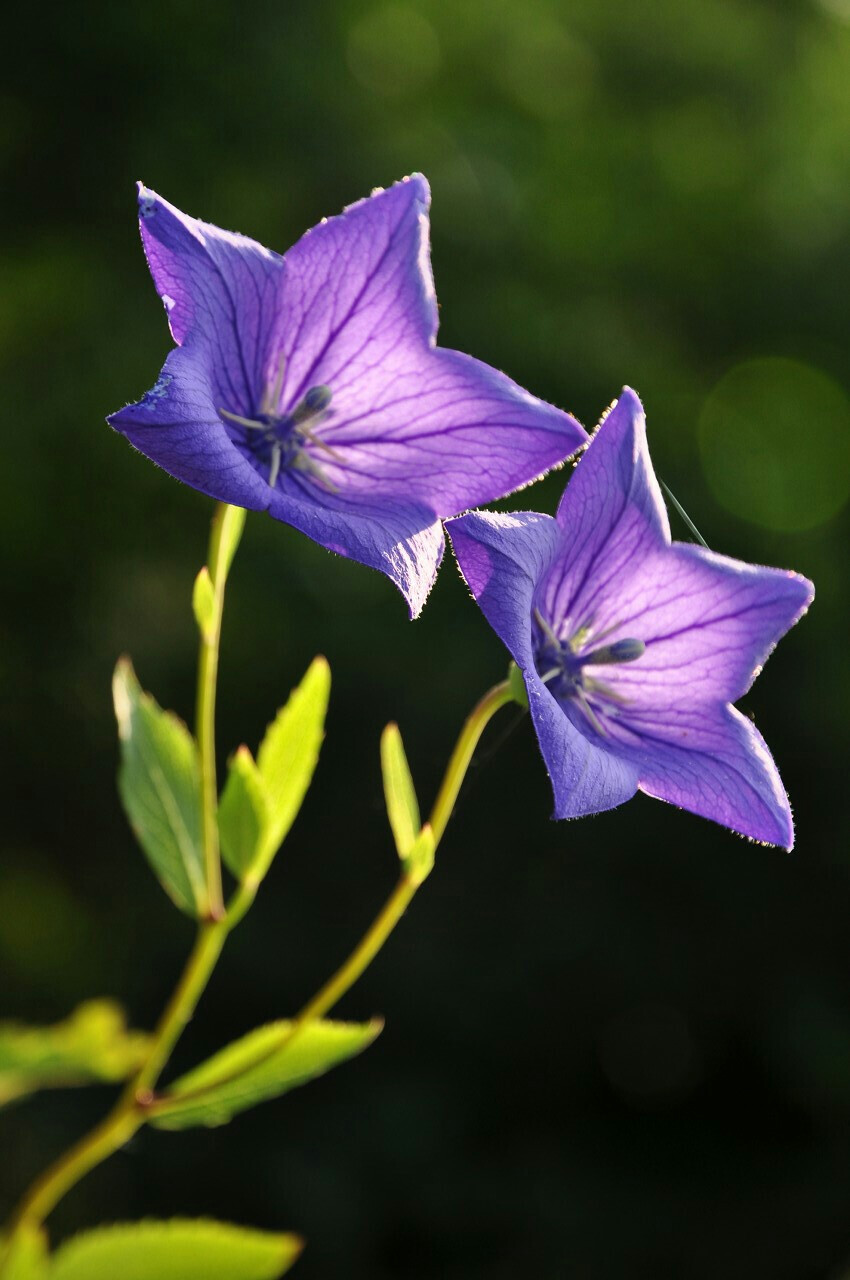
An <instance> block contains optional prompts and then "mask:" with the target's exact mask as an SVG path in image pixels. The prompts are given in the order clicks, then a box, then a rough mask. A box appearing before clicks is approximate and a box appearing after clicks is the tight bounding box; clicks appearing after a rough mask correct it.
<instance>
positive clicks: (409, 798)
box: [381, 724, 422, 859]
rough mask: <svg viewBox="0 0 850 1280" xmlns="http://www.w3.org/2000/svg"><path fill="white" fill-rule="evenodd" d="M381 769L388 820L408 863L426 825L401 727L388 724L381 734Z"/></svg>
mask: <svg viewBox="0 0 850 1280" xmlns="http://www.w3.org/2000/svg"><path fill="white" fill-rule="evenodd" d="M381 769H382V771H383V775H384V798H385V799H386V802H387V816H388V817H389V820H390V826H391V827H392V832H393V838H394V839H395V847H396V849H397V850H398V856H399V857H400V858H401V859H404V858H406V857H407V855H408V853H409V852H410V850H411V849H412V848H413V845H414V843H415V841H416V837H417V836H418V835H419V828H420V826H421V825H422V822H421V819H420V817H419V804H418V802H417V799H416V790H415V788H414V786H413V779H412V778H411V776H410V769H409V767H408V764H407V756H406V755H405V754H404V745H403V743H402V740H401V734H400V733H399V729H398V725H397V724H388V725H387V727H386V729H385V730H384V732H383V733H382V734H381Z"/></svg>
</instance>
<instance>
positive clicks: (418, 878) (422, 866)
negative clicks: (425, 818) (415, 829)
mask: <svg viewBox="0 0 850 1280" xmlns="http://www.w3.org/2000/svg"><path fill="white" fill-rule="evenodd" d="M435 848H436V846H435V843H434V832H433V831H432V830H431V827H430V826H429V824H428V823H427V822H426V823H425V826H424V827H423V828H422V830H421V831H420V832H419V834H418V836H417V837H416V839H415V840H414V842H413V844H412V845H411V847H410V849H409V850H408V852H407V854H406V855H405V856H404V857H403V858H402V860H401V863H402V866H403V867H404V871H405V875H406V876H407V877H408V879H409V880H410V881H411V882H412V883H413V884H414V885H415V886H416V888H417V889H418V888H419V886H420V884H422V881H423V880H427V879H428V876H429V875H430V874H431V872H432V871H433V869H434V851H435Z"/></svg>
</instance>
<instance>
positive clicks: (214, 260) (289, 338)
mask: <svg viewBox="0 0 850 1280" xmlns="http://www.w3.org/2000/svg"><path fill="white" fill-rule="evenodd" d="M429 200H430V196H429V191H428V184H427V183H426V181H425V179H424V178H423V177H421V176H419V175H414V176H413V177H412V178H408V179H405V180H404V181H403V182H399V183H397V184H396V185H395V186H393V187H390V188H389V189H388V190H386V191H378V192H376V193H375V194H373V195H372V196H371V197H369V198H367V199H365V200H361V201H360V202H359V203H358V204H354V205H351V206H350V208H348V209H346V211H345V212H344V213H342V214H341V215H339V216H338V217H335V218H330V219H327V220H325V221H323V222H321V223H320V224H319V225H318V226H316V227H314V228H313V229H312V230H311V231H308V232H307V233H306V235H304V236H302V238H301V239H300V240H299V241H298V243H297V244H296V245H294V246H293V248H291V249H290V250H289V251H288V252H287V253H286V254H284V256H283V257H280V256H279V255H278V254H276V253H272V252H271V251H270V250H268V249H264V248H263V247H262V246H261V245H259V244H256V243H255V242H254V241H253V240H249V239H247V238H246V237H244V236H240V235H234V234H231V233H230V232H227V231H221V230H219V229H218V228H217V227H213V226H210V225H208V224H206V223H203V222H198V221H196V220H195V219H194V218H189V217H187V216H186V215H185V214H183V213H181V212H180V211H179V210H178V209H175V208H174V207H173V205H170V204H168V203H167V202H166V201H165V200H162V199H161V198H160V197H159V196H158V195H156V194H155V193H154V192H152V191H148V190H146V189H145V188H144V187H140V191H139V208H140V225H141V232H142V240H143V243H144V248H145V252H146V254H147V258H148V263H149V265H150V269H151V274H152V275H153V279H154V283H155V285H156V288H157V290H158V292H159V294H160V296H161V298H162V300H163V302H164V303H165V307H166V310H167V312H168V318H169V323H170V326H171V332H172V335H173V337H174V340H175V342H176V343H177V347H176V349H175V350H173V351H172V352H171V353H170V355H169V356H168V359H167V360H166V362H165V365H164V367H163V369H162V373H161V374H160V377H159V379H158V381H157V383H156V385H155V386H154V387H153V389H152V390H151V391H149V392H148V393H147V395H145V396H144V397H143V398H142V399H141V400H140V401H139V402H138V404H133V405H129V406H127V408H125V409H121V410H120V411H119V412H118V413H115V414H113V415H112V417H111V418H110V419H109V421H110V423H111V424H112V426H114V427H116V428H117V429H118V430H119V431H121V432H123V433H124V435H126V436H127V437H128V439H129V440H130V441H131V442H132V443H133V444H134V445H135V446H136V448H137V449H139V450H140V451H141V452H142V453H144V454H146V455H147V457H149V458H151V459H152V460H153V461H154V462H156V463H158V464H159V465H160V466H161V467H163V468H164V469H165V470H166V471H168V472H170V473H171V475H173V476H176V477H177V479H179V480H183V481H185V482H186V483H187V484H190V485H192V486H193V487H194V488H196V489H200V490H201V491H202V492H204V493H207V494H209V495H210V496H211V497H213V498H217V499H219V500H221V501H223V502H229V503H233V504H235V505H237V506H242V507H247V508H250V509H254V510H268V511H269V512H270V514H271V515H272V516H274V517H275V518H276V519H278V520H283V521H285V522H286V523H287V524H290V525H293V526H294V527H295V528H297V529H300V530H301V531H302V532H303V533H306V534H307V535H308V536H309V537H311V538H313V539H315V541H316V542H320V543H322V544H323V545H324V546H325V547H327V548H329V549H330V550H332V551H336V552H339V553H340V554H341V555H344V556H350V557H351V558H352V559H354V560H359V561H361V562H362V563H363V564H366V565H371V566H372V567H373V568H375V569H380V570H381V571H382V572H383V573H385V574H387V575H388V576H389V577H390V578H391V579H392V580H393V581H394V582H395V583H396V584H397V586H398V587H400V589H401V590H402V592H403V593H404V595H405V597H406V598H407V601H408V604H409V606H410V611H411V615H412V616H415V615H416V614H417V613H418V612H419V611H420V609H421V608H422V605H423V604H424V601H425V598H426V596H427V594H428V591H429V589H430V587H431V585H432V583H433V580H434V577H435V575H436V572H437V569H438V567H439V564H440V560H441V558H442V554H443V549H444V545H445V540H444V536H443V531H442V526H441V524H440V520H441V519H442V518H444V517H447V516H451V515H455V514H456V513H457V512H459V511H464V510H466V509H467V508H469V507H472V506H476V505H479V504H481V503H486V502H490V501H492V500H493V499H494V498H498V497H501V496H503V495H504V494H506V493H510V492H511V491H512V490H514V489H516V488H518V487H519V486H521V485H524V484H527V483H528V482H529V481H531V480H533V479H535V478H536V477H538V476H539V475H540V474H541V473H542V472H544V471H546V470H547V469H549V468H550V467H552V466H555V465H556V464H558V463H560V462H562V461H563V460H564V459H565V458H567V457H569V456H570V454H572V453H574V452H575V451H576V449H578V448H579V447H580V446H581V445H582V444H583V443H584V442H585V441H586V439H587V436H586V433H585V432H584V431H583V429H582V428H581V427H580V426H579V424H578V423H577V422H576V421H575V419H574V418H572V417H570V415H569V414H566V413H563V412H562V411H561V410H559V409H556V408H554V407H553V406H552V405H549V404H545V403H544V402H543V401H541V400H538V399H537V398H536V397H535V396H532V395H530V394H529V392H527V391H524V390H523V389H522V388H521V387H519V386H517V385H516V383H514V382H512V381H511V379H510V378H508V377H506V376H505V375H504V374H503V373H499V372H497V371H496V370H495V369H491V368H490V367H489V366H488V365H485V364H482V363H481V362H480V361H478V360H474V359H472V357H470V356H467V355H462V354H461V353H460V352H458V351H448V350H443V349H440V348H438V347H437V346H436V332H437V302H436V297H435V295H434V286H433V281H432V277H431V267H430V259H429V245H428V205H429Z"/></svg>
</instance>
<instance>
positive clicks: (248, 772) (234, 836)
mask: <svg viewBox="0 0 850 1280" xmlns="http://www.w3.org/2000/svg"><path fill="white" fill-rule="evenodd" d="M269 820H270V815H269V805H268V799H267V797H266V788H265V785H264V783H263V779H262V777H261V775H260V771H259V769H258V768H257V765H256V763H255V761H254V757H253V756H252V755H251V752H250V751H249V750H248V748H247V747H246V746H241V747H240V748H239V749H238V751H237V752H236V753H235V755H234V756H233V758H232V760H231V761H230V766H229V769H228V774H227V782H226V783H225V785H224V791H223V792H222V794H221V800H220V801H219V806H218V830H219V838H220V840H221V853H222V857H223V858H224V861H225V862H226V863H227V865H228V867H229V868H230V870H231V871H232V872H233V874H234V875H235V876H237V877H238V878H239V879H240V880H241V879H243V878H244V876H245V875H247V874H248V872H249V871H250V870H251V867H252V866H253V865H254V863H255V861H256V859H257V858H258V857H259V855H260V854H261V852H262V851H263V848H264V842H265V837H266V832H267V830H268V826H269Z"/></svg>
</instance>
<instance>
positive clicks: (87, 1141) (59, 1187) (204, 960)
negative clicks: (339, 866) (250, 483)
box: [0, 503, 514, 1280]
mask: <svg viewBox="0 0 850 1280" xmlns="http://www.w3.org/2000/svg"><path fill="white" fill-rule="evenodd" d="M243 520H244V512H242V511H239V510H237V509H236V508H234V507H230V506H227V505H226V504H224V503H220V504H219V506H218V508H217V510H216V514H215V517H214V519H213V523H212V533H211V538H210V550H209V561H208V571H209V576H210V579H211V583H212V588H213V595H212V603H213V608H212V610H208V611H207V614H206V618H205V621H204V624H203V625H201V626H200V630H201V645H200V650H199V658H198V702H197V719H196V732H197V742H198V751H199V758H200V786H201V802H202V814H203V823H202V832H203V849H204V859H205V868H206V874H207V884H208V902H209V910H208V914H207V917H206V918H205V919H202V920H201V921H200V924H199V928H198V935H197V938H196V941H195V945H194V947H193V949H192V952H191V954H190V956H189V958H188V960H187V962H186V966H185V968H184V970H183V973H182V975H181V977H180V979H179V981H178V983H177V986H176V988H175V990H174V993H173V995H172V997H171V999H170V1000H169V1002H168V1005H167V1006H166V1008H165V1011H164V1012H163V1015H162V1017H161V1018H160V1021H159V1024H158V1026H157V1028H156V1030H155V1032H154V1034H153V1037H152V1041H151V1046H150V1050H149V1052H148V1055H147V1057H146V1059H145V1061H144V1063H143V1064H142V1066H141V1067H140V1069H139V1071H138V1072H137V1073H136V1075H135V1076H134V1077H133V1078H132V1079H131V1080H130V1082H129V1083H128V1084H127V1086H126V1088H125V1089H124V1091H123V1092H122V1094H121V1096H120V1097H119V1099H118V1101H117V1103H116V1104H115V1106H114V1107H113V1109H112V1111H111V1112H110V1113H109V1115H107V1116H106V1118H105V1119H104V1120H102V1121H101V1122H100V1124H98V1125H97V1126H96V1127H95V1128H94V1129H92V1130H91V1131H90V1132H89V1133H88V1134H87V1135H86V1136H85V1137H83V1138H82V1139H80V1141H79V1142H78V1143H76V1144H75V1145H74V1146H73V1147H71V1148H70V1149H69V1150H68V1151H67V1152H65V1153H64V1154H63V1155H62V1156H60V1157H59V1159H58V1160H57V1161H56V1162H55V1163H54V1164H53V1165H52V1166H51V1167H50V1168H48V1169H47V1170H46V1171H45V1172H44V1173H43V1174H42V1175H41V1176H40V1177H39V1178H38V1179H37V1180H36V1181H35V1183H33V1185H32V1186H31V1188H30V1189H29V1191H28V1192H27V1193H26V1195H25V1196H24V1197H23V1199H22V1200H21V1202H20V1204H19V1205H18V1208H17V1209H16V1211H15V1212H14V1214H13V1216H12V1218H11V1220H10V1222H9V1224H8V1227H7V1230H6V1233H5V1237H4V1243H3V1244H2V1245H0V1280H2V1277H3V1276H4V1274H7V1268H8V1265H9V1264H10V1262H11V1259H12V1257H13V1254H14V1252H15V1246H16V1242H17V1239H18V1238H19V1236H20V1235H21V1234H23V1233H25V1232H31V1231H33V1230H37V1229H38V1228H40V1227H41V1225H42V1223H43V1222H44V1221H45V1219H46V1218H47V1217H48V1216H49V1215H50V1214H51V1213H52V1211H53V1209H54V1208H55V1207H56V1205H57V1204H58V1203H59V1201H60V1200H61V1199H62V1198H63V1197H64V1196H65V1195H66V1194H67V1192H68V1191H70V1190H71V1189H72V1188H73V1187H74V1186H75V1185H76V1184H77V1183H78V1182H79V1181H80V1180H81V1179H82V1178H83V1177H85V1175H86V1174H87V1173H89V1172H90V1171H91V1170H92V1169H94V1168H95V1167H96V1166H97V1165H99V1164H101V1163H102V1162H103V1161H104V1160H106V1159H107V1158H108V1157H109V1156H111V1155H113V1154H114V1153H115V1152H116V1151H118V1150H119V1149H120V1148H121V1147H123V1146H124V1145H126V1143H127V1142H128V1141H129V1140H130V1138H132V1137H133V1135H134V1134H135V1133H136V1132H137V1131H138V1130H139V1129H140V1128H141V1127H142V1126H143V1125H144V1124H145V1122H146V1120H147V1119H148V1117H149V1116H150V1115H152V1114H153V1113H154V1112H155V1111H156V1107H157V1098H156V1095H155V1092H154V1091H155V1088H156V1085H157V1082H158V1080H159V1078H160V1076H161V1074H162V1072H163V1070H164V1069H165V1067H166V1065H167V1063H168V1060H169V1058H170V1057H171V1054H172V1052H173V1050H174V1048H175V1046H176V1044H177V1042H178V1040H179V1039H180V1036H181V1035H182V1033H183V1031H184V1030H185V1028H186V1026H187V1024H188V1023H189V1021H190V1020H191V1018H192V1016H193V1014H194V1012H195V1010H196V1008H197V1006H198V1003H199V1001H200V999H201V997H202V995H203V993H204V991H205V990H206V987H207V985H208V983H209V980H210V978H211V976H212V973H213V971H214V969H215V966H216V964H217V962H218V960H219V957H220V956H221V953H222V950H223V948H224V944H225V942H226V940H227V937H228V934H229V933H230V932H231V930H232V929H234V928H235V927H236V925H237V924H238V923H239V922H240V921H241V920H242V918H243V916H244V915H245V913H246V911H247V910H248V908H249V907H250V905H251V903H252V902H253V899H254V896H255V894H256V888H257V886H256V884H255V883H253V881H250V880H246V882H245V883H244V884H242V885H240V886H239V887H238V888H237V890H236V891H235V893H234V894H233V896H232V898H231V899H230V901H229V903H228V904H227V907H226V909H225V907H224V905H223V901H222V888H221V861H220V855H219V834H218V819H217V787H216V767H215V696H216V683H217V676H218V659H219V642H220V637H221V621H222V613H223V608H224V587H225V583H226V580H227V573H228V570H229V567H230V562H231V560H232V557H233V554H234V552H235V549H236V546H237V544H238V540H239V536H240V534H241V522H242V521H243ZM512 701H514V693H513V692H512V689H511V685H510V682H508V681H505V682H503V683H502V684H498V685H496V686H495V687H494V688H493V689H491V690H490V691H489V692H488V693H487V694H485V696H484V697H483V698H482V699H481V700H480V702H479V703H478V704H477V706H476V707H475V708H474V710H473V711H472V713H471V714H470V715H469V717H468V718H467V720H466V722H465V723H464V726H463V728H462V730H461V733H460V736H459V737H458V740H457V743H456V744H455V748H454V750H453V752H452V755H451V757H450V759H449V763H448V766H447V768H446V772H445V775H444V777H443V781H442V784H441V786H440V789H439V791H438V793H437V798H436V800H435V802H434V807H433V809H432V811H431V815H430V819H429V824H426V825H430V827H431V829H432V832H433V847H434V848H436V846H437V845H438V844H439V843H440V841H441V839H442V837H443V835H444V833H445V830H446V826H447V824H448V821H449V818H450V817H451V814H452V811H453V809H454V806H455V803H456V801H457V797H458V794H459V792H460V789H461V786H462V785H463V780H464V778H465V777H466V773H467V770H468V768H469V765H470V762H471V760H472V757H473V754H474V752H475V748H476V746H477V745H478V742H479V740H480V738H481V735H482V733H483V732H484V729H485V728H486V726H487V725H488V724H489V722H490V720H491V719H492V717H493V716H494V715H495V713H496V712H497V711H498V710H499V708H500V707H503V706H505V705H506V704H507V703H509V702H512ZM423 879H424V876H423V875H422V874H420V873H418V872H417V870H416V868H415V867H412V866H403V869H402V873H401V875H400V877H399V879H398V882H397V883H396V885H395V887H394V889H393V891H392V893H391V894H390V896H389V897H388V899H387V900H386V902H385V903H384V905H383V907H382V908H381V910H380V911H379V912H378V915H377V916H376V917H375V919H374V921H373V922H372V924H371V925H370V927H369V928H368V929H367V931H366V932H365V934H364V935H363V937H362V938H361V940H360V941H359V942H358V944H357V946H356V947H355V948H354V950H353V951H352V953H351V954H350V956H349V957H348V959H347V960H346V961H345V962H344V963H343V964H342V965H341V966H340V968H339V969H337V971H336V972H335V973H334V974H333V975H332V977H331V978H329V979H328V981H327V982H326V983H325V984H324V985H323V986H322V987H321V988H320V989H319V991H317V992H316V994H315V995H314V996H312V997H311V999H310V1000H308V1001H307V1003H306V1004H305V1005H304V1006H303V1008H302V1009H301V1011H300V1012H299V1013H298V1015H297V1016H296V1017H295V1019H294V1020H293V1023H292V1025H291V1027H290V1029H289V1031H288V1032H287V1034H286V1038H285V1041H284V1043H288V1042H289V1041H290V1040H291V1039H294V1038H295V1036H296V1035H298V1034H299V1033H300V1032H301V1031H302V1030H303V1028H304V1027H306V1026H308V1025H309V1024H310V1023H312V1022H315V1021H316V1020H318V1019H320V1018H322V1017H323V1016H324V1015H325V1014H326V1013H328V1012H329V1011H330V1010H331V1009H332V1008H333V1007H334V1006H335V1005H336V1004H337V1003H338V1001H339V1000H340V999H341V998H342V996H344V995H345V994H346V992H348V991H349V990H350V989H351V987H352V986H353V985H354V983H355V982H356V981H357V980H358V978H360V976H361V975H362V974H363V973H364V972H365V970H366V969H367V968H368V966H369V965H370V964H371V962H372V960H373V959H374V958H375V956H376V955H377V954H378V952H379V951H380V950H381V948H382V947H383V945H384V943H385V942H386V941H387V938H388V937H389V936H390V934H391V933H392V931H393V929H394V928H395V927H396V925H397V924H398V922H399V921H400V920H401V918H402V916H403V915H404V913H405V911H406V910H407V907H408V906H409V905H410V902H411V901H412V899H413V896H414V894H415V893H416V890H417V889H418V888H419V886H420V884H421V883H422V882H423ZM281 1047H282V1045H276V1046H274V1048H273V1050H272V1052H278V1051H279V1050H280V1048H281Z"/></svg>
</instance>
